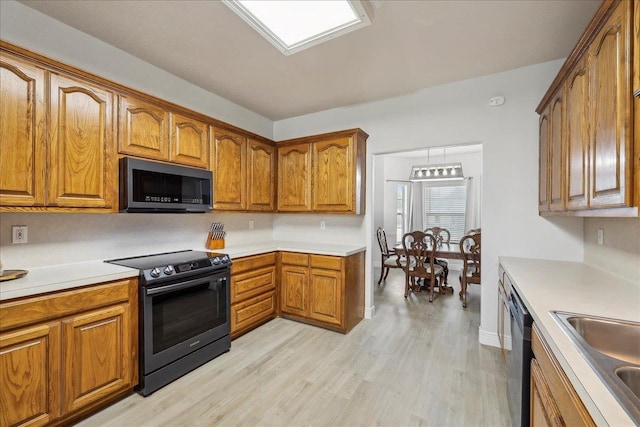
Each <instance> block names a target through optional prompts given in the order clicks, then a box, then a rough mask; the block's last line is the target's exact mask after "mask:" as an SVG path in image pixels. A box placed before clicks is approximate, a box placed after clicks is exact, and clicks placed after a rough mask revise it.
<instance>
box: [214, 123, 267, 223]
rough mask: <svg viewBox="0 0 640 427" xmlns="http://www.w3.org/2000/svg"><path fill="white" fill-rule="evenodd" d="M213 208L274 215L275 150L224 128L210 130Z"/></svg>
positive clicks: (263, 143)
mask: <svg viewBox="0 0 640 427" xmlns="http://www.w3.org/2000/svg"><path fill="white" fill-rule="evenodd" d="M211 132H212V135H213V156H212V157H213V160H212V162H211V163H212V165H213V174H214V177H213V185H214V191H213V199H214V204H213V208H214V209H221V210H231V211H245V210H247V211H265V212H273V210H274V206H275V174H276V170H275V164H276V149H275V147H274V146H273V145H270V144H267V143H265V142H261V141H257V140H254V139H251V138H247V137H245V136H244V135H240V134H238V133H235V132H231V131H228V130H225V129H219V128H212V129H211Z"/></svg>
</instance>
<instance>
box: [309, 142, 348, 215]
mask: <svg viewBox="0 0 640 427" xmlns="http://www.w3.org/2000/svg"><path fill="white" fill-rule="evenodd" d="M312 145H313V155H312V159H313V175H312V179H313V183H312V186H311V187H312V188H313V210H314V211H323V212H351V211H353V210H354V208H353V206H354V170H353V168H354V164H353V159H354V155H353V144H352V139H351V138H349V137H346V138H338V139H333V140H329V141H321V142H314V143H313V144H312Z"/></svg>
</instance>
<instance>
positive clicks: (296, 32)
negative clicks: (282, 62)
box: [222, 0, 373, 55]
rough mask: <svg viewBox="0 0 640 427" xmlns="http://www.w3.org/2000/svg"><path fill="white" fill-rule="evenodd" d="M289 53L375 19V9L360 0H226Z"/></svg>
mask: <svg viewBox="0 0 640 427" xmlns="http://www.w3.org/2000/svg"><path fill="white" fill-rule="evenodd" d="M222 1H223V3H224V4H226V5H227V6H228V7H229V8H231V9H232V10H233V11H234V12H235V13H237V14H238V15H239V16H240V17H241V18H242V19H244V20H245V22H247V23H248V24H249V25H251V26H252V27H253V28H254V29H255V30H256V31H258V33H260V34H261V35H262V36H263V37H264V38H266V39H267V40H269V42H271V44H273V45H274V46H275V47H277V48H278V49H279V50H280V51H281V52H282V53H284V54H285V55H290V54H292V53H295V52H299V51H301V50H303V49H306V48H308V47H311V46H314V45H316V44H318V43H322V42H324V41H327V40H329V39H332V38H335V37H338V36H340V35H343V34H346V33H348V32H351V31H353V30H357V29H358V28H362V27H364V26H366V25H369V24H370V23H371V16H373V13H372V12H373V9H372V7H371V6H370V5H368V4H365V3H364V2H362V1H358V0H331V1H327V0H222Z"/></svg>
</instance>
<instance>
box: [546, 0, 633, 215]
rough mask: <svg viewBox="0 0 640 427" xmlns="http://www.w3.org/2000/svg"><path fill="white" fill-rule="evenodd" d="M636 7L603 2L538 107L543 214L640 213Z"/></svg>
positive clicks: (623, 0) (618, 0)
mask: <svg viewBox="0 0 640 427" xmlns="http://www.w3.org/2000/svg"><path fill="white" fill-rule="evenodd" d="M633 8H634V2H632V1H631V0H613V1H605V2H603V4H602V6H601V7H600V9H599V10H598V11H597V12H596V15H595V16H594V18H593V19H592V21H591V22H590V23H589V25H588V27H587V29H586V30H585V32H584V34H583V35H582V37H581V39H580V40H579V42H578V44H577V45H576V47H575V48H574V50H573V52H572V53H571V55H570V56H569V58H567V60H566V61H565V64H564V65H563V67H562V68H561V70H560V72H559V74H558V76H557V77H556V79H555V80H554V82H553V84H552V85H551V87H550V88H549V90H548V91H547V93H546V95H545V96H544V98H543V99H542V102H541V103H540V105H539V106H538V109H537V112H538V113H539V114H540V150H541V151H540V181H539V185H540V191H539V195H540V198H539V212H540V214H541V215H576V216H638V205H639V203H640V160H639V157H640V139H639V138H638V137H637V135H636V138H635V139H634V138H633V127H634V121H635V122H638V119H637V115H638V111H637V107H636V111H635V112H634V99H633V96H634V90H633V87H632V85H633V84H634V83H633V81H632V76H634V79H635V81H637V80H638V77H637V75H638V70H637V68H638V67H639V65H638V58H637V56H638V49H637V46H636V48H635V49H634V51H633V52H632V50H631V47H632V45H637V44H638V43H632V36H633V33H634V32H635V36H636V37H635V38H636V40H637V39H638V33H639V30H638V26H639V25H640V23H638V20H640V18H638V14H639V12H638V2H637V1H636V2H635V9H633ZM632 55H635V58H634V59H633V61H632ZM636 84H637V83H636ZM636 132H637V131H636ZM547 150H548V151H547ZM545 151H546V152H545ZM545 195H547V198H548V199H547V200H545V197H544V196H545Z"/></svg>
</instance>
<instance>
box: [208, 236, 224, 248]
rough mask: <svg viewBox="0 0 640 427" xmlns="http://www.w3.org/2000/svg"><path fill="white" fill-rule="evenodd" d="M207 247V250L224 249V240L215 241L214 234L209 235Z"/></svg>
mask: <svg viewBox="0 0 640 427" xmlns="http://www.w3.org/2000/svg"><path fill="white" fill-rule="evenodd" d="M205 246H206V247H207V249H223V248H224V239H214V238H213V234H212V233H209V235H208V236H207V243H206V244H205Z"/></svg>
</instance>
